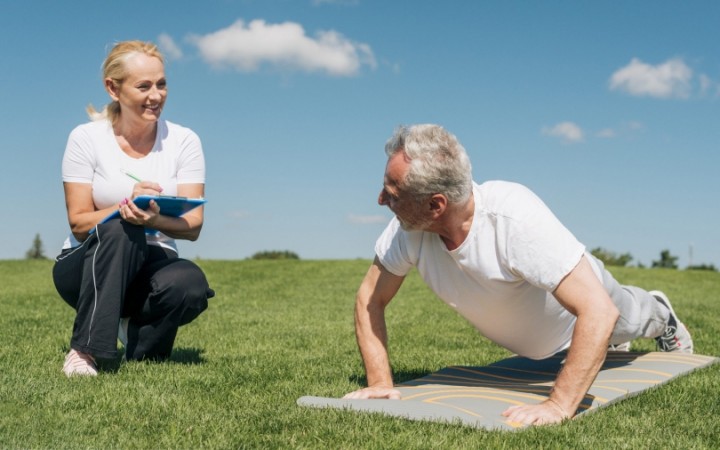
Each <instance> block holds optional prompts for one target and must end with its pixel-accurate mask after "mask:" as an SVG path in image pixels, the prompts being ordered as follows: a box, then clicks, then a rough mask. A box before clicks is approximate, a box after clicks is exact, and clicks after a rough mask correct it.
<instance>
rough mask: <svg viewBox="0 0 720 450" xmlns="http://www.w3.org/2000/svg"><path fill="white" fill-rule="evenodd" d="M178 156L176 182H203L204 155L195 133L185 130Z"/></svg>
mask: <svg viewBox="0 0 720 450" xmlns="http://www.w3.org/2000/svg"><path fill="white" fill-rule="evenodd" d="M180 147H181V150H180V154H179V158H178V173H177V183H178V184H191V183H203V184H204V183H205V156H204V154H203V148H202V143H201V142H200V138H199V137H198V135H197V134H195V133H194V132H193V131H191V130H187V134H186V135H185V136H184V138H183V139H182V141H181V142H180Z"/></svg>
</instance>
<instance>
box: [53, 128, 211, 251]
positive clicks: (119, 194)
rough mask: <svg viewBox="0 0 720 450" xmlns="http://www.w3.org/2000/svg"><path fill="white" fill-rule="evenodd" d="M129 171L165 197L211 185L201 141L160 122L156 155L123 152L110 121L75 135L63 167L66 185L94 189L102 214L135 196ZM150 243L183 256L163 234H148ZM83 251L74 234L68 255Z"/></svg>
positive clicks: (67, 245)
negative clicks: (136, 155) (179, 189)
mask: <svg viewBox="0 0 720 450" xmlns="http://www.w3.org/2000/svg"><path fill="white" fill-rule="evenodd" d="M123 170H124V171H127V172H129V173H131V174H133V175H135V176H137V177H138V178H140V179H142V180H150V181H155V182H157V183H158V184H159V185H160V186H162V188H163V194H164V195H177V185H178V184H188V183H205V158H204V155H203V150H202V144H201V143H200V138H199V137H198V136H197V135H196V134H195V133H194V132H193V131H192V130H190V129H189V128H185V127H182V126H180V125H176V124H174V123H171V122H168V121H166V120H159V121H158V129H157V136H156V138H155V144H154V146H153V148H152V151H151V152H150V153H149V154H148V155H147V156H145V157H144V158H140V159H135V158H131V157H130V156H128V155H127V154H126V153H125V152H123V151H122V149H121V148H120V146H119V145H118V143H117V140H116V139H115V133H114V132H113V129H112V126H111V124H110V122H109V121H108V120H98V121H95V122H88V123H85V124H82V125H79V126H78V127H76V128H75V129H74V130H72V132H70V136H69V138H68V142H67V146H66V148H65V155H64V156H63V162H62V179H63V182H69V183H89V184H92V196H93V202H94V203H95V207H96V208H97V209H103V208H107V207H109V206H112V205H117V204H118V203H120V202H121V201H122V200H123V199H124V198H126V197H127V198H129V197H130V196H131V194H132V189H133V186H134V185H135V183H137V182H136V181H135V180H133V179H132V178H130V177H129V176H128V175H126V174H125V173H123ZM147 240H148V244H150V245H159V246H161V247H165V248H170V249H172V250H175V251H176V252H177V246H176V244H175V240H174V239H172V238H169V237H168V236H166V235H164V234H162V233H158V234H148V235H147ZM78 245H80V242H78V241H77V240H76V239H75V237H74V236H73V235H72V233H71V234H70V236H69V237H68V238H67V239H66V240H65V243H64V245H63V249H66V248H72V247H76V246H78Z"/></svg>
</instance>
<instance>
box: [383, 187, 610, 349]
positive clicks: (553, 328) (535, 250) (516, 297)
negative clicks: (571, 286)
mask: <svg viewBox="0 0 720 450" xmlns="http://www.w3.org/2000/svg"><path fill="white" fill-rule="evenodd" d="M473 195H474V200H475V214H474V217H473V222H472V226H471V228H470V232H469V234H468V236H467V238H466V239H465V241H464V242H463V243H462V244H461V245H460V247H458V248H457V249H455V250H452V251H449V250H448V249H447V247H446V246H445V244H444V242H443V241H442V240H441V239H440V237H439V236H438V235H437V234H435V233H429V232H422V231H406V230H403V229H402V228H401V227H400V224H399V222H398V220H397V218H393V220H392V221H391V222H390V224H389V225H388V226H387V228H386V229H385V231H384V232H383V233H382V235H381V236H380V238H379V239H378V241H377V243H376V246H375V252H376V254H377V256H378V258H379V261H380V263H381V264H382V265H383V267H385V268H386V269H387V270H388V271H390V272H391V273H393V274H395V275H398V276H405V275H407V273H408V272H409V271H410V270H411V268H412V267H417V270H418V272H419V273H420V276H421V277H422V278H423V280H424V281H425V282H426V283H427V284H428V286H429V287H430V288H431V289H432V290H433V291H434V292H435V293H436V294H437V295H438V297H440V298H441V299H442V300H443V301H444V302H445V303H447V304H448V305H450V306H451V307H453V308H455V309H456V310H457V312H458V313H459V314H460V315H462V316H463V317H464V318H465V319H467V320H468V321H469V322H470V323H472V324H473V325H474V326H475V327H476V328H477V329H478V331H480V333H482V334H483V335H484V336H486V337H487V338H488V339H490V340H492V341H494V342H496V343H497V344H499V345H501V346H503V347H505V348H507V349H508V350H510V351H512V352H514V353H517V354H519V355H522V356H526V357H529V358H534V359H542V358H547V357H549V356H552V355H554V354H555V353H557V352H558V351H561V350H564V349H566V348H567V347H569V345H570V340H571V337H572V331H573V327H574V325H575V316H573V315H572V314H571V313H570V312H568V311H567V310H566V309H565V308H563V307H562V305H560V303H558V301H557V300H556V299H555V297H553V295H552V292H553V291H554V290H555V288H556V287H557V286H558V284H559V283H560V281H562V279H563V278H564V277H565V276H566V275H567V274H568V273H570V271H571V270H572V269H573V268H574V267H575V266H576V265H577V264H578V263H579V262H580V259H581V257H582V256H583V254H584V253H585V247H584V246H583V245H582V244H581V243H580V242H578V240H577V239H576V238H575V237H574V236H573V235H572V233H570V231H568V230H567V229H566V228H565V227H564V226H563V225H562V224H561V223H560V221H559V220H558V219H557V218H556V217H555V215H554V214H553V213H552V212H551V211H550V209H549V208H548V207H547V206H546V205H545V204H544V203H543V202H542V201H541V200H540V199H539V198H538V197H537V196H536V195H535V194H533V193H532V192H531V191H530V190H529V189H527V188H526V187H524V186H522V185H520V184H516V183H510V182H505V181H488V182H486V183H483V184H481V185H478V184H474V185H473ZM595 269H596V268H595ZM596 272H597V269H596Z"/></svg>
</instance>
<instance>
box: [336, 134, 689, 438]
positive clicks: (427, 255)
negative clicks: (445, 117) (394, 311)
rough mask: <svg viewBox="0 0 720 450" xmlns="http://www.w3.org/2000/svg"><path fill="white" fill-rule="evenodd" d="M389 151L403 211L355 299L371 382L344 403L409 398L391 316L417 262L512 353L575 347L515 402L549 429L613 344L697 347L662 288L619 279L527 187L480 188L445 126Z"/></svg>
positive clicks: (516, 414)
mask: <svg viewBox="0 0 720 450" xmlns="http://www.w3.org/2000/svg"><path fill="white" fill-rule="evenodd" d="M385 152H386V153H387V155H388V161H387V166H386V170H385V179H384V186H383V190H382V191H381V192H380V196H379V198H378V203H379V204H380V205H386V206H388V207H389V208H390V210H392V211H393V213H395V215H396V217H395V218H394V219H393V220H392V221H391V222H390V224H389V225H388V227H387V228H386V229H385V231H384V232H383V234H382V235H381V236H380V238H379V239H378V241H377V244H376V246H375V252H376V257H375V260H374V262H373V264H372V265H371V266H370V269H369V270H368V273H367V275H366V276H365V278H364V280H363V282H362V284H361V285H360V288H359V290H358V293H357V298H356V307H355V328H356V336H357V341H358V346H359V348H360V353H361V355H362V358H363V362H364V364H365V371H366V374H367V380H368V387H366V388H363V389H359V390H357V391H354V392H351V393H349V394H347V395H346V396H345V398H351V399H368V398H390V399H398V398H400V393H399V391H397V390H395V389H393V380H392V373H391V370H390V361H389V358H388V352H387V332H386V327H385V316H384V311H385V307H386V306H387V305H388V303H390V301H391V300H392V298H393V297H394V296H395V294H396V293H397V291H398V289H399V288H400V285H401V284H402V282H403V279H404V277H405V275H406V274H407V273H408V272H409V271H410V269H411V268H412V267H416V268H417V270H418V272H419V273H420V276H421V277H422V278H423V280H424V281H425V282H426V283H427V284H428V285H429V286H430V288H431V289H432V290H433V291H434V292H435V293H436V294H437V295H438V296H439V297H440V298H441V299H442V300H443V301H445V302H446V303H447V304H448V305H450V306H451V307H453V308H455V309H456V310H457V311H458V312H459V313H460V314H461V315H462V316H463V317H465V318H466V319H467V320H468V321H470V322H471V323H472V324H473V325H474V326H475V327H476V328H477V329H478V331H479V332H480V333H482V334H483V335H484V336H486V337H487V338H489V339H491V340H492V341H494V342H496V343H497V344H499V345H501V346H503V347H505V348H507V349H509V350H510V351H512V352H514V353H517V354H519V355H521V356H526V357H529V358H533V359H543V358H547V357H550V356H552V355H554V354H555V353H557V352H559V351H562V350H568V353H567V358H566V362H565V365H564V368H563V370H562V371H561V372H560V373H559V374H558V376H557V379H556V380H555V383H554V386H553V389H552V391H551V393H550V396H549V398H548V399H547V400H545V401H544V402H542V403H540V404H537V405H522V406H513V407H511V408H508V409H507V410H506V411H505V412H504V413H503V415H504V416H505V417H507V420H509V421H513V422H519V423H524V424H534V425H542V424H551V423H556V422H560V421H562V420H564V419H566V418H570V417H572V416H574V414H575V411H576V410H577V408H578V406H579V404H580V402H581V400H582V398H583V396H584V395H585V393H586V392H587V390H588V389H589V388H590V385H591V384H592V382H593V380H594V379H595V377H596V376H597V373H598V371H599V370H600V367H601V366H602V363H603V361H604V359H605V355H606V352H607V350H608V346H610V345H620V344H622V343H625V342H628V341H631V340H632V339H635V338H638V337H646V338H655V339H656V341H657V343H658V345H659V346H660V349H661V350H663V351H679V352H687V353H691V352H692V350H693V344H692V339H691V337H690V334H689V333H688V331H687V329H686V328H685V326H684V325H683V324H682V323H681V322H680V321H679V320H678V318H677V317H676V315H675V313H674V311H673V310H672V307H671V305H670V302H669V300H668V299H667V297H666V296H665V295H664V294H663V293H662V292H659V291H653V292H646V291H644V290H642V289H639V288H636V287H633V286H620V285H619V284H618V283H617V281H615V280H614V279H613V277H612V276H611V275H610V273H609V272H607V271H606V270H605V269H604V267H603V264H602V263H601V262H600V261H599V260H597V259H596V258H594V257H593V256H592V255H590V254H589V253H588V252H586V251H585V247H584V246H583V245H582V244H581V243H580V242H578V241H577V239H575V237H574V236H573V235H572V234H571V233H570V232H569V231H568V230H567V229H566V228H565V227H564V226H563V225H562V224H561V223H560V222H559V221H558V219H557V218H556V217H555V216H554V215H553V214H552V212H551V211H550V210H549V209H548V208H547V206H546V205H545V204H544V203H543V202H542V201H541V200H540V199H539V198H538V197H536V196H535V195H534V194H533V193H532V192H530V191H529V190H528V189H527V188H525V187H523V186H521V185H519V184H515V183H509V182H502V181H490V182H486V183H484V184H481V185H478V184H475V183H474V182H473V181H472V175H471V165H470V160H469V158H468V156H467V154H466V152H465V149H464V148H463V147H462V145H461V144H460V143H459V142H458V141H457V139H456V138H455V136H453V135H452V134H450V133H448V132H447V131H446V130H444V129H443V128H442V127H440V126H437V125H415V126H411V127H402V128H400V129H398V130H397V131H396V132H395V134H394V135H393V137H392V138H391V139H390V140H389V141H388V142H387V144H386V146H385Z"/></svg>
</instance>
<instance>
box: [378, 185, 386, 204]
mask: <svg viewBox="0 0 720 450" xmlns="http://www.w3.org/2000/svg"><path fill="white" fill-rule="evenodd" d="M377 201H378V205H380V206H385V205H387V193H386V192H385V189H383V190H382V191H380V195H378V200H377Z"/></svg>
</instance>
